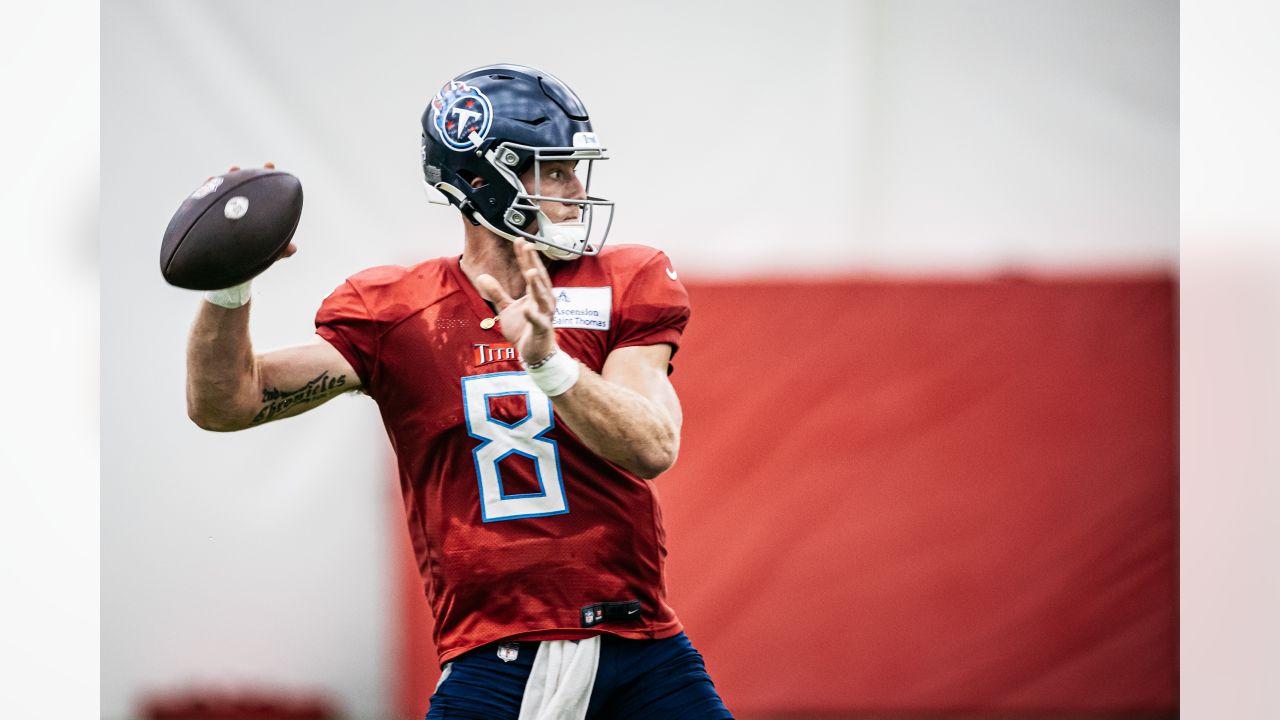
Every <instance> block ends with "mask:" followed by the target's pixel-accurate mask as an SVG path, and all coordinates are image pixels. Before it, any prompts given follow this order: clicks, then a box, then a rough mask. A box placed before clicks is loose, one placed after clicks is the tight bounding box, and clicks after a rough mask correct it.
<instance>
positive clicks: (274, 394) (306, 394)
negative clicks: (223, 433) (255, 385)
mask: <svg viewBox="0 0 1280 720" xmlns="http://www.w3.org/2000/svg"><path fill="white" fill-rule="evenodd" d="M346 384H347V376H346V375H339V376H338V377H337V378H331V377H329V371H328V370H325V371H324V372H322V373H320V374H319V375H317V376H315V377H314V378H312V379H310V380H308V381H307V384H306V385H303V386H302V387H300V388H298V389H297V390H281V389H280V388H264V389H263V390H262V409H261V410H259V411H258V414H257V415H256V416H255V417H254V418H253V424H254V425H257V424H258V423H263V422H266V421H268V420H271V419H273V418H275V417H276V416H277V415H279V414H280V413H282V412H284V411H285V410H288V409H289V408H291V407H293V406H294V405H301V404H303V403H313V402H319V401H321V400H324V399H326V398H328V397H329V395H330V391H331V390H333V389H334V388H340V387H342V386H343V385H346Z"/></svg>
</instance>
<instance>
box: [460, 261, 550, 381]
mask: <svg viewBox="0 0 1280 720" xmlns="http://www.w3.org/2000/svg"><path fill="white" fill-rule="evenodd" d="M515 246H516V262H517V263H518V264H519V266H520V272H521V273H522V274H523V275H524V287H525V292H524V295H523V296H521V297H520V298H518V299H513V298H512V297H511V295H510V294H508V293H507V290H506V288H504V287H502V283H500V282H498V281H497V280H496V279H494V277H493V276H492V275H488V274H484V275H480V276H479V277H477V278H476V289H477V290H478V291H480V296H481V297H483V298H484V299H485V300H488V301H489V302H491V303H493V305H494V307H496V308H498V322H500V323H501V324H502V334H503V336H504V337H506V338H507V342H509V343H511V344H512V345H514V346H515V348H516V352H518V353H520V357H521V358H523V359H524V361H525V363H527V364H529V365H532V364H534V363H537V362H538V361H540V360H542V359H543V358H545V357H547V356H548V355H550V354H551V353H552V351H554V350H555V349H556V333H555V328H553V327H552V325H551V318H552V317H553V316H554V315H555V312H556V298H555V295H554V294H553V293H552V292H551V276H550V275H549V274H548V273H547V268H546V266H544V265H543V264H542V259H541V258H539V257H538V249H537V248H536V247H534V245H533V243H531V242H529V241H527V240H517V241H515Z"/></svg>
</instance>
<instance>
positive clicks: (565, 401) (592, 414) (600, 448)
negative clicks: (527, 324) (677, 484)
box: [553, 366, 680, 479]
mask: <svg viewBox="0 0 1280 720" xmlns="http://www.w3.org/2000/svg"><path fill="white" fill-rule="evenodd" d="M553 402H554V404H555V409H556V413H557V414H558V415H559V416H560V418H561V419H562V420H564V422H565V424H566V425H568V426H569V429H570V430H572V431H573V433H574V434H575V435H577V436H578V438H579V439H581V440H582V442H583V444H585V445H586V446H587V447H588V448H590V449H591V450H592V452H594V453H596V454H597V455H599V456H600V457H603V458H604V459H606V460H608V461H609V462H611V463H613V464H615V465H617V466H619V467H622V468H624V469H626V470H629V471H630V472H632V473H635V474H636V475H638V476H640V477H642V478H645V479H652V478H655V477H657V476H658V475H660V474H662V473H663V472H664V471H666V470H667V469H668V468H670V467H671V466H672V465H673V464H674V463H675V461H676V455H677V453H678V452H679V450H680V428H679V425H678V422H677V420H676V419H675V418H672V417H670V416H669V414H668V413H667V412H666V411H665V410H663V409H662V408H661V407H659V406H658V405H657V404H656V403H654V402H652V401H650V400H649V399H648V398H646V397H644V396H643V395H641V394H640V393H638V392H635V391H634V390H631V389H629V388H625V387H623V386H621V385H618V384H615V383H611V382H609V381H608V380H605V379H604V378H602V377H600V376H599V375H597V374H596V373H594V372H592V371H590V370H588V369H587V368H586V367H585V366H584V367H583V368H582V370H581V374H580V375H579V377H578V381H577V382H576V383H574V385H573V387H571V388H569V390H567V391H566V392H564V393H563V394H561V395H558V396H556V397H555V398H554V399H553Z"/></svg>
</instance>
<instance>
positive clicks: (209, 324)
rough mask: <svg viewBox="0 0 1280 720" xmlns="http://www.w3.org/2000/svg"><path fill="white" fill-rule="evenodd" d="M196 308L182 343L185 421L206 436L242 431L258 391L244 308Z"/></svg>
mask: <svg viewBox="0 0 1280 720" xmlns="http://www.w3.org/2000/svg"><path fill="white" fill-rule="evenodd" d="M200 305H201V307H200V310H199V312H198V313H197V315H196V321H195V324H194V325H193V326H192V328H191V337H190V339H189V340H188V342H187V415H188V416H189V417H190V418H191V420H192V421H193V422H195V423H196V424H197V425H199V426H200V427H202V428H204V429H206V430H218V431H227V430H239V429H242V428H245V427H248V426H249V424H250V423H249V421H250V420H251V417H252V408H253V403H254V401H255V399H256V396H257V395H258V386H259V382H258V372H257V361H256V359H255V357H254V354H253V347H252V344H251V343H250V341H249V306H248V305H245V306H243V307H239V308H235V309H227V308H224V307H219V306H217V305H213V304H211V303H208V302H202V303H200Z"/></svg>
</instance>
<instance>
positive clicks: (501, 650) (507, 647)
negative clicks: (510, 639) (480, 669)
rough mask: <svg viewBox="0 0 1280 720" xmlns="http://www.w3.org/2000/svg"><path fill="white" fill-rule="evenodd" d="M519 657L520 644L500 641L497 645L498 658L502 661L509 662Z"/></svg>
mask: <svg viewBox="0 0 1280 720" xmlns="http://www.w3.org/2000/svg"><path fill="white" fill-rule="evenodd" d="M518 657H520V646H519V645H517V644H515V643H502V644H501V645H499V646H498V659H499V660H501V661H502V662H511V661H512V660H515V659H516V658H518Z"/></svg>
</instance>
